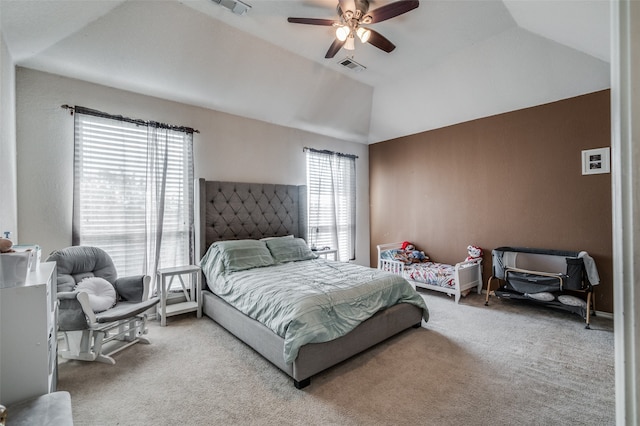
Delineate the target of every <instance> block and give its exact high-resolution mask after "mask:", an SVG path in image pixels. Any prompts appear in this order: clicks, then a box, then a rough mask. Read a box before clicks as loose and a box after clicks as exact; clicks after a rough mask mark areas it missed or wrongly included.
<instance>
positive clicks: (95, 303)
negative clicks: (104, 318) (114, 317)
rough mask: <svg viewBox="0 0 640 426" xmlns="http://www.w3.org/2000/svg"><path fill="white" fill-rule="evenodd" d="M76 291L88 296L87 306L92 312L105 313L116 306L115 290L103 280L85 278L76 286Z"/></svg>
mask: <svg viewBox="0 0 640 426" xmlns="http://www.w3.org/2000/svg"><path fill="white" fill-rule="evenodd" d="M76 290H77V291H84V292H85V293H87V294H88V295H89V305H90V306H91V309H93V312H102V311H106V310H107V309H109V308H110V307H112V306H113V305H115V304H116V289H115V288H113V285H111V283H110V282H109V281H107V280H105V279H104V278H100V277H89V278H85V279H83V280H82V281H80V282H79V283H78V285H76Z"/></svg>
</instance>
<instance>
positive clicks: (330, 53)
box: [324, 39, 346, 59]
mask: <svg viewBox="0 0 640 426" xmlns="http://www.w3.org/2000/svg"><path fill="white" fill-rule="evenodd" d="M345 41H346V40H345ZM345 41H340V40H338V39H335V40H333V43H331V46H329V50H327V54H326V55H324V57H325V58H327V59H330V58H333V57H334V56H336V53H338V51H339V50H340V49H342V46H344V43H345Z"/></svg>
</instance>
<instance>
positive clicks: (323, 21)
mask: <svg viewBox="0 0 640 426" xmlns="http://www.w3.org/2000/svg"><path fill="white" fill-rule="evenodd" d="M287 21H289V22H291V23H292V24H308V25H325V26H331V25H333V24H335V23H336V21H334V20H333V19H319V18H287Z"/></svg>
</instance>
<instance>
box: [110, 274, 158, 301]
mask: <svg viewBox="0 0 640 426" xmlns="http://www.w3.org/2000/svg"><path fill="white" fill-rule="evenodd" d="M150 284H151V277H150V276H149V275H134V276H131V277H122V278H118V279H116V285H115V287H116V292H117V293H118V296H119V297H120V298H121V299H122V300H126V301H127V302H142V301H145V300H147V298H148V297H149V285H150Z"/></svg>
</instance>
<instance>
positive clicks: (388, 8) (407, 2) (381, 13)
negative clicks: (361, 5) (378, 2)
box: [367, 0, 420, 24]
mask: <svg viewBox="0 0 640 426" xmlns="http://www.w3.org/2000/svg"><path fill="white" fill-rule="evenodd" d="M418 6H420V1H419V0H401V1H397V2H394V3H390V4H387V5H385V6H381V7H379V8H377V9H374V10H372V11H371V12H369V13H368V14H367V15H369V16H371V22H370V23H371V24H375V23H376V22H382V21H386V20H387V19H391V18H395V17H396V16H398V15H402V14H403V13H407V12H409V11H410V10H413V9H415V8H417V7H418ZM367 23H369V22H367Z"/></svg>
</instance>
